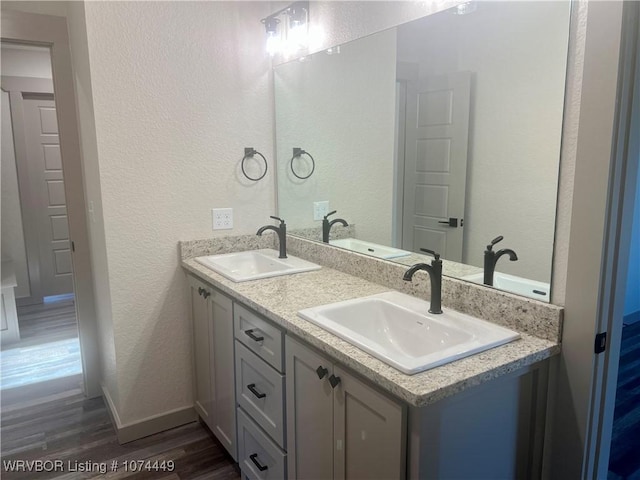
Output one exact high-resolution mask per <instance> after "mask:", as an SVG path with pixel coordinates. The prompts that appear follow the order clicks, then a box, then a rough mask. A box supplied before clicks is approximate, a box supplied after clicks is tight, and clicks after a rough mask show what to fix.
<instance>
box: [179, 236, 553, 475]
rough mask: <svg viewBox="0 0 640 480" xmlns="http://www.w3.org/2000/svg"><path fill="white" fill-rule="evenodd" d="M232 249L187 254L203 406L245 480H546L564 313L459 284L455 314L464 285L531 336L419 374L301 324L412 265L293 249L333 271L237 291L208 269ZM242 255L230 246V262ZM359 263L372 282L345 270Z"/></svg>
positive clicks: (380, 288) (193, 249) (378, 288)
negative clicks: (552, 383)
mask: <svg viewBox="0 0 640 480" xmlns="http://www.w3.org/2000/svg"><path fill="white" fill-rule="evenodd" d="M216 242H217V243H218V245H216V246H215V248H211V245H213V244H216ZM220 242H222V243H224V242H225V240H220V239H218V240H211V241H210V242H209V246H207V242H206V241H205V242H194V243H193V244H189V242H184V243H183V245H182V255H183V259H182V266H183V268H184V269H185V270H186V272H187V278H188V284H189V293H190V303H191V312H192V320H193V328H194V363H195V365H194V371H195V372H196V373H195V383H196V385H195V392H196V393H195V408H196V411H197V413H198V415H199V416H200V417H201V418H202V420H203V421H204V422H205V423H206V424H207V425H208V427H209V428H210V429H211V431H212V432H213V433H214V434H215V435H216V436H217V437H218V439H219V440H220V441H221V443H222V444H223V445H224V446H225V448H227V450H228V451H229V453H230V454H231V455H232V456H233V458H234V459H236V460H237V461H238V463H239V465H240V468H241V470H242V472H243V476H246V477H247V478H260V479H266V478H310V477H314V478H444V477H459V478H460V477H473V478H498V477H499V478H535V477H539V475H540V468H541V460H542V447H543V436H544V424H545V406H546V394H547V374H548V373H547V372H548V359H549V358H550V357H552V356H553V355H555V354H557V353H558V352H559V344H558V331H559V326H560V320H561V309H559V308H558V307H554V306H551V305H546V304H542V303H540V302H535V301H531V300H526V299H523V298H519V297H515V296H510V295H508V294H504V293H500V292H496V291H494V290H492V289H487V288H484V287H480V286H475V285H472V284H467V283H464V282H458V281H456V280H449V279H445V282H444V297H443V307H444V308H445V309H446V308H448V307H449V303H450V302H448V298H449V294H450V293H453V292H452V291H451V288H450V287H455V288H467V289H471V290H470V291H472V292H474V293H475V295H476V296H475V297H473V298H474V302H471V303H475V302H477V305H476V307H477V308H479V311H480V312H481V311H482V309H483V305H485V306H486V305H487V304H488V303H487V301H489V303H496V302H497V303H496V305H497V307H496V308H497V309H498V310H497V311H499V312H501V315H500V316H501V318H496V319H495V320H496V321H497V322H498V323H500V322H504V321H505V318H510V317H513V318H512V319H511V320H508V322H511V323H508V326H509V328H514V327H517V328H516V330H517V331H518V332H519V333H520V335H521V338H520V339H519V340H516V341H514V342H512V343H508V344H506V345H503V346H500V347H497V348H494V349H491V350H487V351H485V352H483V353H480V354H476V355H472V356H470V357H467V358H464V359H461V360H457V361H454V362H452V363H448V364H446V365H442V366H440V367H436V368H433V369H431V370H427V371H424V372H421V373H417V374H415V375H406V374H404V373H401V372H400V371H398V370H396V369H395V368H392V367H391V366H389V365H387V364H386V363H383V362H381V361H380V360H378V359H376V358H374V357H373V356H371V355H369V354H368V353H366V352H364V351H363V350H360V349H359V348H357V347H355V346H354V345H352V344H350V343H348V342H346V341H345V340H342V339H341V338H339V337H337V336H335V335H333V334H332V333H329V332H328V331H326V330H324V329H322V328H320V327H319V326H316V325H314V324H312V323H311V322H308V321H306V320H304V319H302V318H300V317H299V316H298V315H297V312H298V311H300V310H303V309H305V308H310V307H315V306H318V305H323V304H328V303H332V302H337V301H341V300H349V299H353V298H359V297H364V296H368V295H375V294H379V293H382V292H388V291H389V290H392V289H393V288H390V286H389V285H381V284H379V283H374V282H372V281H370V279H367V278H363V277H366V276H367V275H368V273H367V271H368V272H369V274H373V275H374V277H376V278H379V279H380V281H381V282H382V281H383V279H385V278H393V277H395V274H394V272H395V271H396V270H397V271H398V272H401V271H402V270H403V268H404V267H401V266H399V265H395V264H392V263H390V262H385V261H382V260H378V259H374V258H370V257H365V256H362V255H358V254H355V253H351V252H346V251H344V250H341V249H337V248H333V247H330V246H323V245H320V244H317V243H314V242H306V241H304V240H303V239H294V238H291V239H290V243H289V248H290V249H291V250H294V252H293V253H294V254H295V255H297V256H299V257H302V258H304V259H305V260H309V261H313V262H316V263H319V264H322V268H321V269H320V270H316V271H310V272H307V273H300V274H294V275H284V276H280V277H273V278H265V279H262V280H256V281H248V282H240V283H235V282H232V281H230V280H228V279H226V278H225V277H223V276H222V275H219V274H217V273H215V272H214V271H212V270H210V269H208V268H207V267H205V266H204V265H202V264H201V263H198V262H197V261H195V260H194V258H195V257H197V256H202V255H208V254H210V253H211V252H217V253H221V252H222V249H221V248H220V245H219V243H220ZM238 243H239V242H235V241H231V240H229V241H228V246H229V248H230V250H229V251H232V250H233V249H234V248H233V247H232V245H234V244H238ZM236 249H237V247H236ZM345 255H346V256H347V257H344V256H345ZM321 259H324V260H325V261H324V262H322V261H321ZM349 260H351V261H352V263H351V265H357V268H358V271H359V272H360V274H359V275H358V276H356V275H353V274H350V273H346V272H344V271H340V270H337V269H334V268H331V267H332V266H335V265H343V266H344V265H347V267H348V265H349ZM341 269H342V270H347V269H348V268H341ZM351 273H355V272H351ZM400 276H401V275H400ZM451 282H457V283H454V284H451ZM458 284H459V285H458ZM399 285H400V286H403V284H402V283H400V284H399ZM422 286H423V285H421V284H419V285H418V287H414V286H407V287H405V288H414V289H416V288H417V289H418V290H419V289H420V288H422ZM394 287H395V285H394ZM396 289H397V288H396ZM411 293H414V294H416V295H420V293H419V292H418V291H412V292H411ZM454 296H455V297H458V296H459V295H457V294H455V293H454ZM492 296H497V297H492ZM467 297H469V296H467ZM427 298H428V297H427ZM500 302H502V303H500ZM478 305H479V306H478ZM510 312H513V314H511V313H510ZM496 317H497V316H496ZM485 319H486V320H491V319H490V318H485ZM543 325H546V326H543ZM554 329H557V330H556V331H555V333H554V331H553V330H554Z"/></svg>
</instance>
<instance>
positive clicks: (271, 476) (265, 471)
mask: <svg viewBox="0 0 640 480" xmlns="http://www.w3.org/2000/svg"><path fill="white" fill-rule="evenodd" d="M286 459H287V456H286V453H284V452H283V451H282V450H280V448H278V446H277V445H276V444H275V443H273V441H272V440H271V439H270V438H269V437H267V435H265V434H264V432H263V431H262V430H260V427H258V426H257V425H256V424H255V423H254V422H253V421H252V420H251V419H250V418H249V416H248V415H247V414H246V413H245V412H244V411H243V410H242V408H238V463H239V464H240V470H242V477H243V478H249V479H251V480H275V479H279V480H284V478H285V472H286V467H287V465H286Z"/></svg>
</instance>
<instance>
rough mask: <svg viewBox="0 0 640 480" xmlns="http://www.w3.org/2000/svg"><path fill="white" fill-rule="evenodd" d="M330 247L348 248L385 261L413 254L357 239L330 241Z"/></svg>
mask: <svg viewBox="0 0 640 480" xmlns="http://www.w3.org/2000/svg"><path fill="white" fill-rule="evenodd" d="M329 245H333V246H334V247H340V248H346V249H348V250H353V251H354V252H358V253H364V254H365V255H372V256H374V257H378V258H383V259H389V258H398V257H406V256H407V255H411V252H407V251H406V250H400V249H399V248H393V247H386V246H384V245H378V244H377V243H372V242H365V241H364V240H358V239H356V238H341V239H337V240H329Z"/></svg>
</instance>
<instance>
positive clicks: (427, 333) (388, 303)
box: [298, 292, 520, 375]
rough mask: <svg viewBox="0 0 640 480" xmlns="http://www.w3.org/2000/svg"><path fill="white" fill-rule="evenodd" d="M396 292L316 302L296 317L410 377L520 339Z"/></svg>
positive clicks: (487, 324) (471, 318)
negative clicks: (432, 309) (436, 310)
mask: <svg viewBox="0 0 640 480" xmlns="http://www.w3.org/2000/svg"><path fill="white" fill-rule="evenodd" d="M428 310H429V302H426V301H424V300H420V299H418V298H415V297H412V296H410V295H405V294H403V293H399V292H386V293H381V294H378V295H372V296H370V297H363V298H356V299H353V300H347V301H344V302H338V303H332V304H328V305H321V306H319V307H313V308H307V309H304V310H300V311H299V312H298V316H300V317H301V318H304V319H305V320H308V321H310V322H311V323H314V324H316V325H318V326H319V327H322V328H324V329H325V330H328V331H330V332H331V333H333V334H335V335H337V336H338V337H340V338H342V339H343V340H346V341H348V342H349V343H352V344H353V345H355V346H357V347H359V348H361V349H362V350H364V351H365V352H367V353H370V354H371V355H373V356H374V357H376V358H378V359H379V360H382V361H383V362H385V363H387V364H389V365H391V366H392V367H394V368H397V369H398V370H400V371H401V372H403V373H406V374H408V375H412V374H414V373H418V372H422V371H424V370H428V369H430V368H434V367H437V366H440V365H443V364H445V363H449V362H453V361H454V360H458V359H460V358H464V357H467V356H469V355H473V354H475V353H479V352H482V351H485V350H488V349H490V348H494V347H497V346H499V345H503V344H505V343H508V342H511V341H513V340H516V339H518V338H520V335H519V334H518V333H517V332H514V331H512V330H509V329H506V328H504V327H501V326H499V325H496V324H493V323H490V322H486V321H484V320H480V319H477V318H473V317H470V316H469V315H465V314H463V313H458V312H455V311H453V310H445V312H444V313H442V314H440V315H433V314H430V313H428Z"/></svg>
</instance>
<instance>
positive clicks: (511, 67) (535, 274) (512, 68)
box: [399, 2, 569, 282]
mask: <svg viewBox="0 0 640 480" xmlns="http://www.w3.org/2000/svg"><path fill="white" fill-rule="evenodd" d="M420 24H421V25H422V27H421V28H413V29H412V33H411V35H408V37H407V38H404V36H401V39H400V40H399V43H400V42H401V43H400V45H401V48H400V51H403V52H404V51H407V50H410V49H414V50H415V52H414V53H413V55H410V56H409V57H404V58H401V59H400V60H404V61H412V60H413V61H419V60H420V59H427V61H426V62H424V60H423V63H422V64H421V66H420V76H430V75H442V74H446V73H453V72H457V71H471V72H472V73H473V80H472V85H473V86H472V96H471V117H470V122H469V123H470V127H469V157H468V166H467V196H466V208H465V238H464V252H463V262H464V263H467V264H471V265H476V266H479V267H481V266H482V265H483V252H484V249H485V246H486V245H487V244H488V243H489V241H490V240H491V239H492V238H494V237H497V236H498V235H503V236H504V237H505V240H504V241H503V242H502V243H501V244H500V245H499V247H500V248H502V247H504V248H512V249H514V250H515V251H516V252H517V253H518V257H519V259H518V261H517V262H509V261H506V260H503V261H501V262H500V263H499V264H498V266H497V269H498V270H499V271H503V272H507V273H513V274H516V275H520V276H524V277H527V278H532V279H535V280H540V281H544V282H548V281H549V280H550V278H551V257H552V253H553V240H554V223H555V213H556V195H557V185H558V169H559V167H558V165H559V155H560V138H561V132H562V111H563V103H564V102H563V98H564V84H565V71H566V62H567V45H568V25H569V5H568V3H566V2H481V3H479V4H478V6H477V10H476V11H475V12H474V13H472V14H470V15H464V16H458V15H450V14H441V15H438V16H436V17H434V16H432V17H428V18H426V19H424V20H423V21H422V22H420ZM542 25H544V31H543V30H541V26H542ZM405 45H406V46H407V48H406V49H404V48H403V47H404V46H405Z"/></svg>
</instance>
